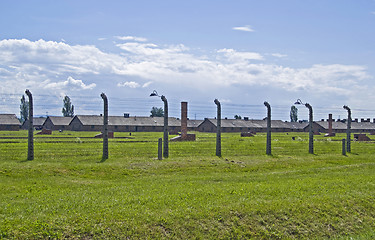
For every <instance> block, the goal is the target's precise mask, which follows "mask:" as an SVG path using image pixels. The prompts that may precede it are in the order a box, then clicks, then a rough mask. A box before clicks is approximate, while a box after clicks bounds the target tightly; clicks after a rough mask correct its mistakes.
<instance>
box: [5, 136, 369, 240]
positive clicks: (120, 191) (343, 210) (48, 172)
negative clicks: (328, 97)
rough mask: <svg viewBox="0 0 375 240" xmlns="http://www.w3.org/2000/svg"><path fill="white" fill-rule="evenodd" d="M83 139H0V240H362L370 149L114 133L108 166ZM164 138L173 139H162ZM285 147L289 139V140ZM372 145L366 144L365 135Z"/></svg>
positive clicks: (331, 141) (93, 143) (95, 144)
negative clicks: (161, 152)
mask: <svg viewBox="0 0 375 240" xmlns="http://www.w3.org/2000/svg"><path fill="white" fill-rule="evenodd" d="M95 134H97V133H93V132H68V131H67V132H62V133H59V132H54V133H53V135H52V136H40V135H35V140H34V144H35V159H34V160H33V161H27V160H26V158H27V138H25V137H27V132H26V131H19V132H0V193H1V194H0V238H4V239H49V238H50V239H103V238H104V239H252V238H254V239H328V238H334V239H374V238H375V160H374V157H373V156H374V153H375V144H374V142H353V143H352V153H350V154H349V153H348V154H347V155H346V156H343V155H342V154H341V139H342V138H344V137H345V135H344V134H342V135H340V134H339V135H338V136H336V137H333V138H325V137H323V136H314V138H315V141H314V147H315V154H314V155H311V154H308V140H307V139H308V134H306V133H289V134H286V133H273V134H272V153H273V155H272V156H267V155H266V154H265V149H266V146H265V142H266V136H265V134H260V133H258V134H257V135H256V136H254V137H251V138H241V137H240V134H239V133H223V134H222V153H223V156H222V157H221V158H218V157H216V156H215V144H216V142H215V137H216V135H215V134H211V133H196V134H197V141H195V142H171V143H170V157H169V158H168V159H163V160H161V161H160V160H157V159H156V157H157V139H158V138H160V137H162V133H132V134H131V136H130V135H129V133H115V137H116V138H115V139H110V140H109V159H107V160H106V161H102V159H101V156H102V147H103V146H102V140H101V139H95V138H92V137H93V136H94V135H95ZM171 137H173V136H171ZM292 137H294V138H295V140H292ZM370 137H372V136H370Z"/></svg>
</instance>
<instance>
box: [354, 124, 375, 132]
mask: <svg viewBox="0 0 375 240" xmlns="http://www.w3.org/2000/svg"><path fill="white" fill-rule="evenodd" d="M351 129H353V130H356V129H358V130H362V129H364V130H374V129H375V123H372V122H352V123H351Z"/></svg>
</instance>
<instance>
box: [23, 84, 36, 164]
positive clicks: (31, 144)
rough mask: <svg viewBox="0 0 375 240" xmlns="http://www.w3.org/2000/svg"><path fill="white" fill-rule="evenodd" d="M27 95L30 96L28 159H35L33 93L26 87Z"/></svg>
mask: <svg viewBox="0 0 375 240" xmlns="http://www.w3.org/2000/svg"><path fill="white" fill-rule="evenodd" d="M25 93H26V95H27V96H28V97H29V119H28V121H29V134H28V138H27V139H28V141H27V160H33V159H34V136H33V134H34V122H33V118H34V117H33V115H34V113H33V111H34V110H33V109H34V108H33V95H32V94H31V92H30V91H29V89H26V91H25Z"/></svg>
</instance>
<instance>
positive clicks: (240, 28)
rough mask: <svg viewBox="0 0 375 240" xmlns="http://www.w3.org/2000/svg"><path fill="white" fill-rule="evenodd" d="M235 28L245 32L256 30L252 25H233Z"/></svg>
mask: <svg viewBox="0 0 375 240" xmlns="http://www.w3.org/2000/svg"><path fill="white" fill-rule="evenodd" d="M232 29H233V30H236V31H243V32H254V29H252V27H251V26H250V25H246V26H242V27H233V28H232Z"/></svg>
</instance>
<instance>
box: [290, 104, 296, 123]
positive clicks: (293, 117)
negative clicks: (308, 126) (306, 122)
mask: <svg viewBox="0 0 375 240" xmlns="http://www.w3.org/2000/svg"><path fill="white" fill-rule="evenodd" d="M290 121H291V122H297V121H298V108H296V107H295V106H292V107H291V108H290Z"/></svg>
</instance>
